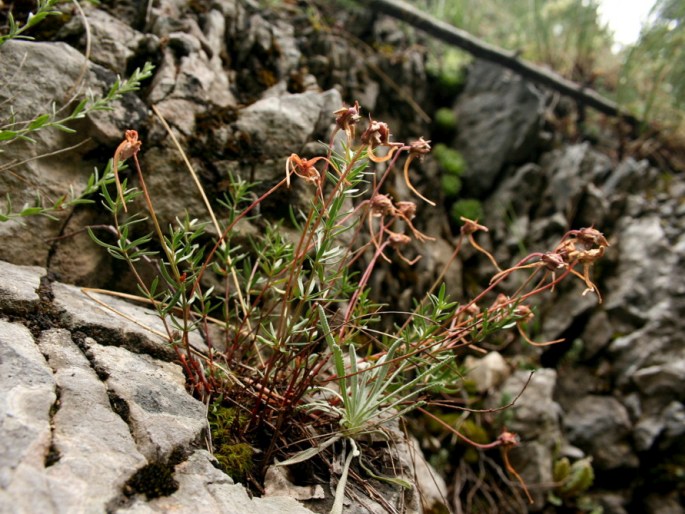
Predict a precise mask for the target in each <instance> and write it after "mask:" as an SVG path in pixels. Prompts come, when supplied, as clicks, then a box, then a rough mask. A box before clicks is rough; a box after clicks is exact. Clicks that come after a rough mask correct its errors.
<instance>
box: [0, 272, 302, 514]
mask: <svg viewBox="0 0 685 514" xmlns="http://www.w3.org/2000/svg"><path fill="white" fill-rule="evenodd" d="M0 267H1V268H2V275H3V277H4V280H3V283H2V285H0V299H1V302H0V308H1V309H2V310H1V311H0V513H1V514H5V513H7V514H10V513H12V514H16V513H27V514H29V513H31V514H34V513H93V514H95V513H102V512H112V513H124V512H125V513H149V512H150V513H153V512H171V511H174V512H191V511H193V512H202V513H205V512H206V513H214V512H216V513H234V512H235V513H238V512H246V511H253V512H260V513H282V514H286V513H306V512H310V511H309V510H308V509H306V508H305V507H303V506H302V505H300V504H298V503H297V502H296V501H295V500H294V499H292V498H287V497H272V498H255V499H252V498H251V497H250V496H249V494H248V492H247V491H246V489H245V488H244V487H243V486H242V485H236V484H234V482H233V480H232V479H231V478H230V477H228V476H227V475H225V474H224V473H223V472H221V471H219V470H218V469H217V468H216V467H215V466H214V462H215V461H214V459H213V457H212V456H211V455H210V454H209V452H207V451H206V450H205V449H203V447H204V440H205V437H206V430H207V420H206V414H205V407H204V405H203V404H202V403H201V402H199V401H197V400H196V399H194V398H193V397H192V396H190V395H189V394H188V393H187V392H186V391H185V389H184V377H183V373H182V371H181V368H180V367H179V366H178V365H176V364H174V363H171V362H169V361H168V360H165V359H163V357H168V354H167V353H165V352H162V351H160V346H161V345H162V342H161V340H160V339H159V337H158V336H156V335H155V334H152V333H150V332H148V331H146V330H145V329H144V328H142V327H141V326H140V325H137V324H136V323H134V322H133V321H129V320H127V319H126V318H123V317H121V316H119V315H116V314H114V313H112V312H110V311H108V310H106V309H105V308H104V307H103V306H102V305H100V304H98V303H97V302H95V301H94V300H91V299H90V298H88V297H87V296H85V294H84V293H83V292H81V290H79V289H78V288H74V287H69V286H64V285H62V284H58V283H54V284H49V283H47V282H46V281H45V279H44V275H45V271H44V270H43V269H41V268H37V267H22V266H16V265H12V264H8V263H0ZM42 279H43V280H42ZM41 284H43V285H41ZM112 301H114V304H116V306H117V307H118V308H120V309H122V310H126V312H127V314H128V315H129V316H130V317H131V318H132V319H139V320H141V319H146V318H150V317H151V316H150V313H149V311H146V310H145V309H143V308H141V307H137V306H134V305H129V304H125V302H123V301H121V300H114V299H112V298H108V299H107V304H108V305H110V306H111V305H113V304H112ZM84 320H88V322H87V323H85V321H84ZM86 332H87V333H88V334H90V335H87V334H86ZM127 347H128V348H129V349H127ZM146 350H150V351H152V354H154V355H155V356H152V355H149V354H147V353H145V351H146ZM141 477H142V478H141Z"/></svg>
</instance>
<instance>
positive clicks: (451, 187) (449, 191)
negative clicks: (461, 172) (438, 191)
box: [440, 175, 461, 198]
mask: <svg viewBox="0 0 685 514" xmlns="http://www.w3.org/2000/svg"><path fill="white" fill-rule="evenodd" d="M440 184H441V185H442V192H443V193H444V194H445V196H446V197H448V198H452V197H455V196H457V195H458V194H459V191H461V179H460V178H459V177H457V176H456V175H443V176H442V178H441V179H440Z"/></svg>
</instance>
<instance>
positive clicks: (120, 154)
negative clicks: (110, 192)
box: [112, 130, 143, 212]
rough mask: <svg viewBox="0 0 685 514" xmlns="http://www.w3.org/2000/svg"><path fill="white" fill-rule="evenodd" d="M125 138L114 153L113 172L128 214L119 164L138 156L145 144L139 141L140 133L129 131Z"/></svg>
mask: <svg viewBox="0 0 685 514" xmlns="http://www.w3.org/2000/svg"><path fill="white" fill-rule="evenodd" d="M124 137H125V139H124V140H123V141H122V142H121V143H120V144H119V146H118V147H117V149H116V150H115V152H114V158H113V159H112V172H113V173H114V179H115V182H116V184H117V194H118V195H119V199H120V200H121V205H122V207H123V209H124V212H127V209H126V200H125V199H124V191H123V189H122V187H121V182H120V180H119V174H118V172H119V163H120V162H123V161H125V160H126V159H129V158H130V157H134V156H135V155H137V154H138V152H139V151H140V147H141V146H142V144H143V142H142V141H140V140H139V139H138V132H136V131H135V130H127V131H126V133H125V135H124Z"/></svg>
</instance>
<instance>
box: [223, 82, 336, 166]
mask: <svg viewBox="0 0 685 514" xmlns="http://www.w3.org/2000/svg"><path fill="white" fill-rule="evenodd" d="M341 104H342V102H341V101H340V94H339V93H337V92H335V91H333V92H326V93H315V92H308V93H300V94H292V95H285V96H271V97H267V98H264V99H262V100H259V101H258V102H255V103H254V104H252V105H250V106H249V107H246V108H245V109H243V110H242V111H240V114H239V117H238V121H237V122H236V127H237V128H238V130H240V131H241V132H243V133H245V134H247V135H249V137H250V139H251V142H252V144H253V145H258V146H259V147H260V149H261V151H262V152H263V153H264V155H265V157H281V156H283V155H287V154H289V153H291V152H299V151H300V149H301V148H302V147H303V146H304V144H305V143H307V142H308V141H309V140H310V138H311V137H312V135H313V134H314V132H315V129H316V128H317V125H318V123H319V118H320V117H321V116H322V115H325V116H327V117H328V118H329V119H330V120H332V119H333V115H332V113H333V111H334V110H335V109H337V108H339V107H340V106H341Z"/></svg>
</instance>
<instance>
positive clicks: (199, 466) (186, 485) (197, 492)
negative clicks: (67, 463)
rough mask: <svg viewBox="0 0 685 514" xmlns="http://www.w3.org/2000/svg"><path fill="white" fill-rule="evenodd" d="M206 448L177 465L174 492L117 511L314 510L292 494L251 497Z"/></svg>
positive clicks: (301, 513) (283, 513) (288, 513)
mask: <svg viewBox="0 0 685 514" xmlns="http://www.w3.org/2000/svg"><path fill="white" fill-rule="evenodd" d="M212 460H213V459H212V457H211V456H210V454H209V453H208V452H207V451H205V450H198V451H196V452H195V453H193V454H192V455H191V456H190V458H189V459H188V460H187V461H185V462H183V463H181V464H179V465H178V466H176V469H175V473H174V478H175V479H176V481H177V482H178V484H179V487H178V490H177V491H176V492H175V493H174V494H172V495H171V496H167V497H164V498H156V499H154V500H152V501H150V502H144V501H143V500H142V499H137V500H136V502H135V503H134V504H133V505H131V506H129V507H127V508H123V509H120V510H118V511H117V514H147V513H157V512H198V513H200V512H201V513H203V514H204V513H206V514H244V513H245V512H255V513H257V512H258V513H259V514H310V513H311V511H310V510H309V509H307V508H305V507H303V506H302V505H301V504H299V503H298V502H297V501H296V500H294V499H293V498H288V497H285V496H278V497H271V498H250V496H248V494H247V491H246V490H245V488H244V487H243V486H242V485H235V484H234V483H233V480H231V478H230V477H229V476H227V475H225V474H224V473H222V472H221V471H219V470H218V469H217V468H215V467H214V465H213V464H212Z"/></svg>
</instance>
